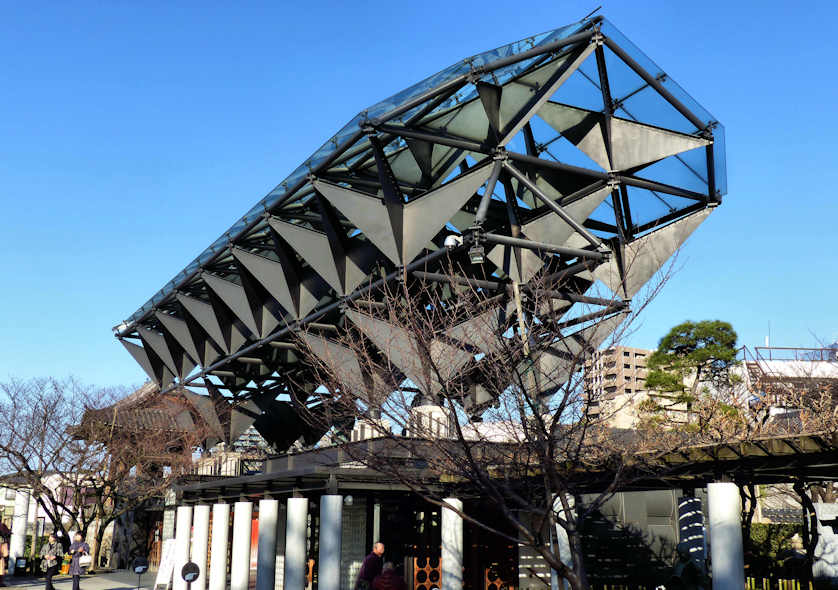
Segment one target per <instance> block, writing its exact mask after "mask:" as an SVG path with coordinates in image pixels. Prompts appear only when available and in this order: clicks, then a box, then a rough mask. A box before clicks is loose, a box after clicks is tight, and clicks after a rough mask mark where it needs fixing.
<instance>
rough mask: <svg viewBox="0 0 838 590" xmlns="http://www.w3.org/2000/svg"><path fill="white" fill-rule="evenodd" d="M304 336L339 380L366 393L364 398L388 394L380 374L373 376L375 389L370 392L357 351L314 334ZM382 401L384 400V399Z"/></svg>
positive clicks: (359, 391)
mask: <svg viewBox="0 0 838 590" xmlns="http://www.w3.org/2000/svg"><path fill="white" fill-rule="evenodd" d="M302 338H303V340H305V341H306V344H307V345H308V347H309V348H310V349H311V351H312V352H313V353H314V354H315V355H317V357H318V358H319V359H320V360H322V361H323V362H324V363H325V364H326V366H328V367H329V369H330V370H331V371H334V373H335V376H336V377H337V378H338V380H339V381H340V382H341V383H342V384H343V385H344V386H345V387H347V388H348V389H349V390H350V391H351V392H352V393H363V394H366V395H365V397H364V399H367V400H370V399H371V397H383V396H385V395H386V393H385V392H386V387H385V385H384V381H383V380H382V379H381V378H380V377H378V375H373V376H372V379H373V390H374V391H372V392H370V391H369V390H368V385H367V382H366V380H365V379H364V373H363V371H362V370H361V364H360V363H359V362H358V355H356V354H355V352H353V351H352V350H350V349H349V348H347V347H346V346H343V345H341V344H338V343H336V342H333V341H331V340H328V339H326V338H321V337H320V336H315V335H313V334H303V336H302ZM370 394H372V396H371V395H370ZM380 401H381V402H383V401H384V400H380Z"/></svg>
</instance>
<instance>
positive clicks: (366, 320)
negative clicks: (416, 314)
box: [346, 309, 427, 387]
mask: <svg viewBox="0 0 838 590" xmlns="http://www.w3.org/2000/svg"><path fill="white" fill-rule="evenodd" d="M346 317H347V318H349V321H351V322H352V323H353V324H355V326H357V328H358V329H359V330H361V332H363V333H364V334H365V335H366V336H367V338H369V339H370V340H371V341H372V342H373V344H375V346H376V347H377V348H378V349H379V350H380V351H381V352H382V354H384V355H385V356H386V357H387V358H388V359H389V361H390V362H391V363H392V364H393V365H395V366H396V367H397V368H398V369H399V370H400V371H401V372H402V373H404V374H405V375H406V376H407V378H408V379H410V380H411V381H413V383H415V384H416V386H417V387H422V386H423V385H427V384H426V379H425V377H424V374H425V370H424V368H423V366H422V363H421V361H420V360H419V357H418V354H417V352H416V350H415V345H414V343H413V340H412V338H411V337H410V335H409V334H408V332H407V331H406V330H405V329H403V328H401V327H399V326H394V325H393V324H390V323H389V322H385V321H383V320H379V319H377V318H374V317H372V316H369V315H367V314H363V313H358V312H357V311H355V310H352V309H349V310H347V311H346Z"/></svg>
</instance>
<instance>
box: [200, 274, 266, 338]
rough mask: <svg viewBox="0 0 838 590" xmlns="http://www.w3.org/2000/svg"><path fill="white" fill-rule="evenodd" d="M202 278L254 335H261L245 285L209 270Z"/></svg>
mask: <svg viewBox="0 0 838 590" xmlns="http://www.w3.org/2000/svg"><path fill="white" fill-rule="evenodd" d="M201 278H202V279H203V281H204V282H205V283H206V284H207V286H209V288H210V289H212V290H213V291H214V292H215V294H216V295H218V297H219V298H220V299H221V300H222V301H223V302H224V304H225V305H227V307H229V308H230V310H231V311H232V312H233V313H234V314H235V315H236V317H237V318H239V320H241V322H242V323H243V324H244V325H245V326H246V327H247V329H248V330H250V331H251V332H252V333H253V334H254V335H259V333H260V330H259V326H258V325H257V323H256V317H255V316H254V315H253V309H251V307H250V301H248V299H247V294H246V293H245V292H244V287H242V286H241V285H237V284H235V283H231V282H230V281H225V280H224V279H221V278H219V277H217V276H215V275H212V274H210V273H207V272H205V273H202V274H201Z"/></svg>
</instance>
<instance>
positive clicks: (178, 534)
mask: <svg viewBox="0 0 838 590" xmlns="http://www.w3.org/2000/svg"><path fill="white" fill-rule="evenodd" d="M191 533H192V506H178V507H177V513H176V514H175V569H174V572H173V573H172V590H186V582H185V581H184V580H183V578H182V577H181V575H180V570H181V569H182V568H183V566H184V565H186V562H187V561H189V537H190V536H191Z"/></svg>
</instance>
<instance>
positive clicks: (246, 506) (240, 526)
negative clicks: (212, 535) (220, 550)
mask: <svg viewBox="0 0 838 590" xmlns="http://www.w3.org/2000/svg"><path fill="white" fill-rule="evenodd" d="M252 518H253V503H252V502H236V504H235V506H234V507H233V555H232V557H231V558H230V590H247V587H248V586H249V585H250V527H251V524H250V522H251V520H252Z"/></svg>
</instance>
